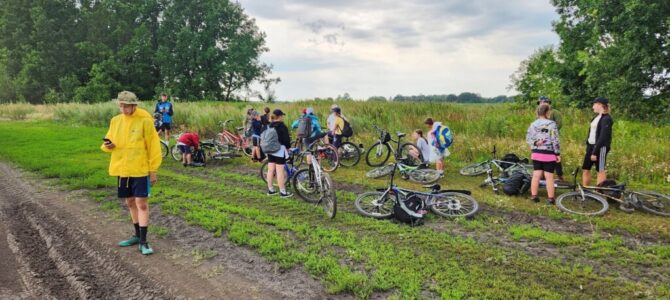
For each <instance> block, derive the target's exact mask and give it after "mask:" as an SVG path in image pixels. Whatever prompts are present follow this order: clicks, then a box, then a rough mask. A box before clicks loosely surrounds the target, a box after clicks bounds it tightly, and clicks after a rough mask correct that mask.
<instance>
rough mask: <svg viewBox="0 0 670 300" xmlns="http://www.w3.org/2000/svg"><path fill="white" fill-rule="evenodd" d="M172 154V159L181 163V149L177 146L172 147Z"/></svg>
mask: <svg viewBox="0 0 670 300" xmlns="http://www.w3.org/2000/svg"><path fill="white" fill-rule="evenodd" d="M170 153H171V154H172V158H174V160H176V161H181V156H182V154H181V151H179V147H177V145H174V146H172V149H170Z"/></svg>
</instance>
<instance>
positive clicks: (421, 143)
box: [416, 138, 430, 162]
mask: <svg viewBox="0 0 670 300" xmlns="http://www.w3.org/2000/svg"><path fill="white" fill-rule="evenodd" d="M416 146H417V148H419V151H421V155H422V156H423V161H424V162H426V161H428V160H429V159H430V145H428V142H426V140H425V139H423V138H419V139H418V140H417V141H416Z"/></svg>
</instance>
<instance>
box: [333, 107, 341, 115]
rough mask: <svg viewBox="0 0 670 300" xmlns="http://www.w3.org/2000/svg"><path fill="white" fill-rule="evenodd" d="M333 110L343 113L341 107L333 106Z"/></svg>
mask: <svg viewBox="0 0 670 300" xmlns="http://www.w3.org/2000/svg"><path fill="white" fill-rule="evenodd" d="M333 112H334V113H338V114H339V113H342V110H341V109H340V108H339V107H335V108H333Z"/></svg>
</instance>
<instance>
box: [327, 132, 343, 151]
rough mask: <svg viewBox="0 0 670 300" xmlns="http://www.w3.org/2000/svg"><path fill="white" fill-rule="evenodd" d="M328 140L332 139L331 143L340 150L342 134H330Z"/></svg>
mask: <svg viewBox="0 0 670 300" xmlns="http://www.w3.org/2000/svg"><path fill="white" fill-rule="evenodd" d="M328 138H329V139H330V143H331V144H332V145H333V146H335V148H340V145H342V135H341V134H334V133H333V132H332V131H331V132H328Z"/></svg>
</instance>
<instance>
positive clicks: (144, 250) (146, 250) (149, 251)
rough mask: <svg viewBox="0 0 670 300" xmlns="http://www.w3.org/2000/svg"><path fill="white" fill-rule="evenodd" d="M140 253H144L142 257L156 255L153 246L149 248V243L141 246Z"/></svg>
mask: <svg viewBox="0 0 670 300" xmlns="http://www.w3.org/2000/svg"><path fill="white" fill-rule="evenodd" d="M140 252H142V255H149V254H154V249H151V246H149V243H146V244H141V245H140Z"/></svg>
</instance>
